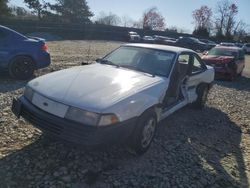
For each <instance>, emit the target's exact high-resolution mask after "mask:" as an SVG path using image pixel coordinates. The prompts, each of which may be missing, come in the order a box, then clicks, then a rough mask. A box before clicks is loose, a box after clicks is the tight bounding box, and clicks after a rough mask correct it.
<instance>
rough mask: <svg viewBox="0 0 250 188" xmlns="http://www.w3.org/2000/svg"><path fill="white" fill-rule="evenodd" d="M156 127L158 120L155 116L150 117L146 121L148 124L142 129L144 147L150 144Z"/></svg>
mask: <svg viewBox="0 0 250 188" xmlns="http://www.w3.org/2000/svg"><path fill="white" fill-rule="evenodd" d="M155 127H156V121H155V119H154V118H153V117H152V118H150V119H149V120H148V121H146V125H145V126H144V128H143V131H142V140H141V144H142V147H144V148H146V147H147V146H148V145H149V144H150V142H151V140H152V138H153V136H154V132H155Z"/></svg>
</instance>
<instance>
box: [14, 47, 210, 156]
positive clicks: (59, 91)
mask: <svg viewBox="0 0 250 188" xmlns="http://www.w3.org/2000/svg"><path fill="white" fill-rule="evenodd" d="M213 80H214V69H213V68H212V67H210V66H206V65H205V64H204V63H203V62H202V60H201V58H200V57H199V55H198V54H197V53H196V52H194V51H192V50H188V49H184V48H179V47H170V46H166V45H165V46H163V45H155V44H126V45H122V46H120V47H119V48H118V49H116V50H114V51H113V52H111V53H109V54H108V55H106V56H105V57H103V58H101V59H98V60H97V62H96V63H94V64H91V65H85V66H78V67H73V68H70V69H65V70H61V71H58V72H53V73H50V74H47V75H45V76H41V77H38V78H36V79H34V80H32V81H30V82H29V83H28V84H27V86H26V89H25V92H24V95H23V96H21V97H19V98H18V99H14V100H13V105H12V111H13V112H14V114H15V115H16V116H17V117H20V116H22V117H24V118H25V119H26V120H28V121H30V122H31V123H32V124H34V125H35V126H37V127H38V128H40V129H42V130H43V131H44V132H45V133H49V134H52V135H54V136H57V137H60V138H62V139H65V140H68V141H72V142H78V143H82V144H84V145H90V146H92V145H100V144H113V143H118V142H119V141H128V142H127V143H129V144H130V146H131V147H132V149H134V151H135V152H137V153H138V154H141V153H144V152H145V151H146V150H147V149H148V147H149V146H150V143H151V142H152V139H153V137H154V134H155V128H156V126H157V123H158V122H159V121H161V120H162V119H164V118H166V117H167V116H169V115H170V114H172V113H173V112H175V111H176V110H178V109H180V108H182V107H184V106H185V105H187V104H189V103H193V104H194V105H195V106H197V107H202V106H203V105H204V104H205V101H206V97H207V94H208V91H209V88H210V87H211V83H212V82H213ZM180 118H181V117H180Z"/></svg>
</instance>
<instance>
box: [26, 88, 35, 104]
mask: <svg viewBox="0 0 250 188" xmlns="http://www.w3.org/2000/svg"><path fill="white" fill-rule="evenodd" d="M33 95H34V90H33V89H31V88H30V87H28V86H26V87H25V90H24V97H25V98H26V99H28V100H29V101H32V99H33Z"/></svg>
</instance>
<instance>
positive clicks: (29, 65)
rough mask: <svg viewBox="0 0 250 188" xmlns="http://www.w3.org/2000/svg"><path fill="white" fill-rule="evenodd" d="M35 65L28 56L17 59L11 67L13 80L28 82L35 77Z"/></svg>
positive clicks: (10, 72) (10, 71)
mask: <svg viewBox="0 0 250 188" xmlns="http://www.w3.org/2000/svg"><path fill="white" fill-rule="evenodd" d="M34 71H35V64H34V62H33V60H32V59H31V58H29V57H27V56H17V57H15V58H14V59H13V60H12V61H11V63H10V65H9V74H10V76H11V77H12V78H15V79H20V80H27V79H30V78H31V77H32V76H33V75H34Z"/></svg>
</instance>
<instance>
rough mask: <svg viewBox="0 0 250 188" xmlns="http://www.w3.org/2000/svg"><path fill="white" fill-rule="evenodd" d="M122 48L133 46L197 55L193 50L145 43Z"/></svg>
mask: <svg viewBox="0 0 250 188" xmlns="http://www.w3.org/2000/svg"><path fill="white" fill-rule="evenodd" d="M122 46H131V47H140V48H150V49H156V50H164V51H172V52H176V53H181V52H192V53H195V52H194V51H193V50H190V49H187V48H181V47H175V46H168V45H160V44H144V43H134V44H124V45H122Z"/></svg>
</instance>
